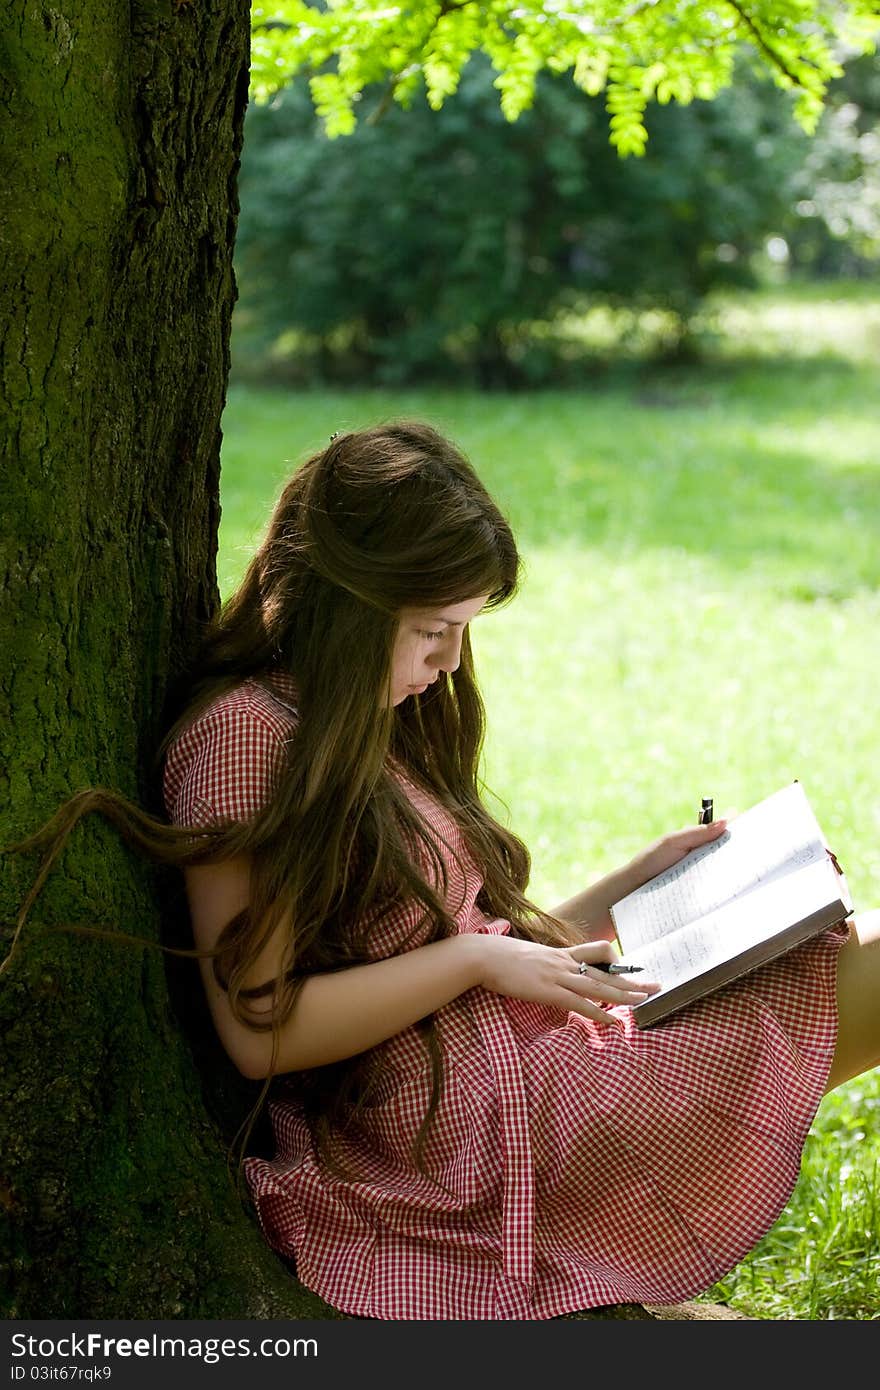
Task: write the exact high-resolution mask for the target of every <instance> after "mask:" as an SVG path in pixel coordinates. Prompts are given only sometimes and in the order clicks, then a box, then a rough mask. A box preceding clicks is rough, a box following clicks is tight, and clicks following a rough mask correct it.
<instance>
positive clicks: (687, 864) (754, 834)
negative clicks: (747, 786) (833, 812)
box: [612, 782, 828, 957]
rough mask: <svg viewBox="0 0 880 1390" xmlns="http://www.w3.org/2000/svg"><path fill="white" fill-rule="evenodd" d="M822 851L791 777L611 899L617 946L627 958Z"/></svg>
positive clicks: (822, 855) (812, 861) (817, 832)
mask: <svg viewBox="0 0 880 1390" xmlns="http://www.w3.org/2000/svg"><path fill="white" fill-rule="evenodd" d="M827 858H828V855H827V852H826V850H825V847H824V842H823V837H822V831H821V829H820V827H819V823H818V821H817V820H816V817H815V816H814V814H813V812H812V810H811V808H810V804H809V802H808V801H807V798H806V795H805V793H804V790H803V787H802V786H801V784H800V782H792V783H791V784H790V786H787V787H783V789H782V790H781V791H778V792H774V794H773V795H772V796H768V797H767V798H765V800H764V801H759V802H758V804H757V805H756V806H753V807H751V809H750V810H748V811H744V812H743V813H742V815H740V816H737V817H735V819H734V820H732V821H731V822H730V825H729V826H728V828H727V830H725V832H724V834H723V835H721V836H720V837H719V838H718V839H717V840H714V841H713V842H712V844H710V845H704V846H703V848H701V849H697V850H692V851H691V853H690V854H686V855H685V857H684V858H683V859H681V860H679V862H678V863H677V864H674V865H673V866H672V868H671V869H667V870H666V871H665V873H662V874H659V875H658V876H657V877H656V878H653V879H651V880H650V882H648V883H645V884H643V885H642V887H641V888H637V889H636V890H635V892H633V893H630V894H629V895H628V896H627V897H625V898H622V899H621V900H620V902H617V903H615V904H614V906H613V908H612V916H613V918H614V925H615V927H616V929H617V935H618V939H619V941H620V945H621V948H622V949H623V951H624V952H625V953H626V955H627V957H629V955H630V954H631V953H632V951H633V950H637V949H638V948H640V947H641V946H644V945H647V944H648V943H649V942H652V941H656V940H657V939H658V938H660V937H663V936H667V935H669V933H671V932H674V931H676V930H677V929H678V928H679V927H681V926H683V925H684V924H685V923H687V922H693V921H695V920H697V919H698V918H703V917H705V916H706V915H707V914H708V913H711V912H714V911H715V910H716V909H717V908H720V907H721V906H722V905H723V904H725V903H728V902H730V901H732V900H735V899H737V898H740V897H742V896H744V895H745V894H747V893H750V892H752V891H754V889H755V888H757V887H759V886H761V885H764V884H767V883H769V882H771V881H772V880H773V879H774V878H777V877H779V876H780V875H782V874H787V873H790V872H791V871H792V870H793V869H796V868H798V867H800V866H801V865H805V864H815V863H818V862H819V861H820V860H827Z"/></svg>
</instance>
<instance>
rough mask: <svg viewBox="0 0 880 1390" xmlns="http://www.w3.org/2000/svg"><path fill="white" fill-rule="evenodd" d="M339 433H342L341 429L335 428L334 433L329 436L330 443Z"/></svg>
mask: <svg viewBox="0 0 880 1390" xmlns="http://www.w3.org/2000/svg"><path fill="white" fill-rule="evenodd" d="M341 434H342V430H337V431H336V433H335V434H331V436H330V443H331V444H332V443H333V441H334V439H338V438H339V436H340V435H341Z"/></svg>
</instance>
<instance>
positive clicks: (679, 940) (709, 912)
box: [611, 782, 853, 1028]
mask: <svg viewBox="0 0 880 1390" xmlns="http://www.w3.org/2000/svg"><path fill="white" fill-rule="evenodd" d="M852 910H853V908H852V901H851V899H850V896H849V890H848V888H847V884H846V879H845V878H844V876H843V874H842V872H841V870H840V867H839V865H838V863H837V860H836V859H835V858H834V856H833V854H832V853H831V852H830V850H828V849H827V848H826V845H825V839H824V836H823V834H822V831H821V830H820V828H819V823H818V821H817V820H816V817H815V815H814V814H813V811H812V810H811V808H810V804H809V802H808V800H807V797H806V793H805V792H804V789H803V787H802V786H801V784H800V782H792V783H791V784H790V785H789V786H787V787H783V789H782V790H781V791H778V792H775V793H774V794H773V795H772V796H768V797H767V798H766V800H764V801H759V802H758V804H757V805H756V806H753V807H752V808H751V809H750V810H748V811H744V812H743V814H742V815H740V816H736V817H735V818H734V819H733V820H732V821H731V822H730V825H729V826H728V827H727V829H726V830H725V831H724V833H723V834H722V835H720V836H719V837H718V839H717V840H713V842H712V843H711V844H710V845H704V846H703V847H702V848H701V849H696V850H692V851H691V853H690V854H686V855H685V857H684V858H683V859H681V860H679V862H678V863H677V864H674V865H673V867H672V868H671V869H666V870H665V872H664V873H662V874H658V875H657V877H656V878H652V879H650V880H649V881H648V882H647V883H644V884H642V886H641V888H637V889H636V890H635V892H634V893H629V894H628V895H627V897H625V898H621V900H620V901H619V902H616V903H615V904H614V905H613V907H612V908H611V916H612V918H613V921H614V925H615V928H616V930H617V939H618V941H619V942H620V947H621V950H622V951H623V953H624V957H625V959H626V962H627V964H630V965H641V966H643V967H644V969H645V978H646V979H649V980H658V981H659V982H660V983H661V984H662V986H663V988H662V990H661V991H660V992H659V993H658V994H652V995H651V997H650V999H646V1000H645V1002H644V1003H643V1004H637V1005H636V1006H635V1007H634V1009H633V1015H634V1017H635V1021H636V1023H637V1024H638V1025H639V1026H640V1027H642V1028H644V1027H647V1026H648V1025H649V1024H651V1023H657V1022H658V1021H659V1020H660V1019H661V1018H665V1017H666V1016H667V1015H668V1014H671V1013H673V1012H674V1011H675V1010H676V1009H680V1008H681V1007H682V1005H683V1004H688V1003H690V1001H691V1000H692V999H699V998H700V997H701V996H702V995H704V994H709V993H710V992H711V991H712V990H715V989H718V988H719V986H721V985H725V984H728V983H729V981H731V980H736V979H738V978H739V977H740V976H741V975H745V974H746V973H747V972H748V971H749V970H753V969H754V968H755V966H757V965H763V964H764V962H765V961H768V960H772V959H773V957H774V956H780V955H782V954H783V953H784V952H785V951H789V950H791V948H792V947H793V946H797V945H799V944H800V942H802V941H806V940H807V938H808V937H811V936H817V935H818V934H819V932H822V931H825V929H826V928H828V927H831V926H834V925H835V923H837V922H842V921H844V919H845V918H846V917H848V916H849V915H850V913H851V912H852Z"/></svg>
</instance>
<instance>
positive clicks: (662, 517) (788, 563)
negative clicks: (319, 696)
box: [218, 57, 880, 1318]
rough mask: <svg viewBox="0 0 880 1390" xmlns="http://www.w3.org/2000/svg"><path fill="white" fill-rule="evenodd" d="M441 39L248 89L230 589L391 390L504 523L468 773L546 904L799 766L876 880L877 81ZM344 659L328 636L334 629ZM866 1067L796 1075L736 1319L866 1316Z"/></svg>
mask: <svg viewBox="0 0 880 1390" xmlns="http://www.w3.org/2000/svg"><path fill="white" fill-rule="evenodd" d="M492 79H493V74H492V71H491V69H490V67H489V65H488V62H487V61H486V60H485V59H483V58H479V57H478V58H474V59H472V61H471V62H470V64H469V66H468V67H467V69H466V70H465V73H464V76H463V79H462V82H461V87H460V90H459V92H458V94H457V95H456V96H455V97H453V98H451V99H450V100H449V101H447V102H446V103H445V105H444V106H443V108H442V109H441V110H440V111H431V110H429V109H428V107H427V105H426V104H425V103H424V102H422V104H420V103H419V102H418V101H416V102H415V104H414V105H413V108H412V109H411V110H409V111H404V110H401V109H400V108H399V107H397V106H396V105H394V104H393V103H392V104H391V105H390V108H389V109H388V110H385V111H383V110H382V99H381V96H380V94H379V93H378V92H377V93H376V94H375V96H373V95H371V93H370V92H369V91H367V92H366V93H365V94H364V97H363V100H362V102H361V106H360V108H359V122H358V125H357V128H356V129H355V132H354V133H353V134H352V135H350V136H345V137H343V138H338V139H335V140H331V139H328V138H327V136H326V135H325V134H324V133H323V130H322V128H321V126H320V124H319V122H318V121H317V119H316V117H315V116H314V114H313V111H312V106H311V102H310V98H309V95H308V88H307V85H306V84H305V82H303V83H301V84H294V85H293V86H292V87H287V88H285V89H283V90H281V91H280V92H279V93H277V94H276V95H275V96H274V98H273V99H272V100H271V101H270V102H269V103H268V104H267V105H265V106H252V107H251V109H250V111H249V113H248V116H247V121H246V130H245V147H244V156H243V167H242V175H241V184H240V194H241V220H240V230H239V237H238V249H237V277H238V283H239V291H240V298H239V302H238V304H237V306H236V309H235V313H234V315H233V363H232V379H231V388H230V392H229V398H228V404H227V408H226V412H225V415H224V421H223V431H224V443H223V471H222V479H221V497H222V504H223V517H222V523H221V530H220V554H219V558H218V574H219V581H220V586H221V592H222V593H223V595H224V597H225V596H228V594H229V593H230V592H231V591H232V589H233V588H234V586H235V585H236V583H237V582H238V580H239V578H240V577H241V574H242V572H243V570H244V567H245V565H246V563H247V560H248V558H249V555H250V553H251V551H252V548H253V546H254V545H255V543H256V542H257V540H258V539H259V536H260V533H261V531H262V529H263V526H264V525H265V522H266V519H267V517H268V515H269V511H270V510H271V507H272V505H273V503H274V500H275V497H276V496H277V494H278V491H279V490H280V488H281V486H282V484H283V482H284V480H285V479H286V478H287V477H288V476H289V475H290V473H291V472H292V471H293V470H294V469H295V468H296V467H297V466H298V464H299V463H300V462H302V461H303V460H304V459H305V458H306V457H307V456H308V455H309V454H310V453H311V452H312V451H314V450H316V449H320V448H323V446H324V444H325V443H326V441H327V439H328V437H329V435H331V434H332V433H333V432H334V431H336V430H344V429H349V428H358V427H361V426H365V425H369V424H373V423H375V422H377V421H380V420H383V419H389V418H394V417H401V416H407V415H409V416H416V417H418V418H421V419H426V420H428V421H429V422H430V423H432V424H434V425H435V426H436V427H437V428H439V429H440V430H442V431H444V432H445V433H447V434H448V435H450V436H451V437H452V438H453V439H454V440H455V441H456V442H457V443H458V444H459V445H460V446H461V447H462V448H463V449H464V450H465V452H466V453H467V454H468V456H469V457H470V458H471V460H472V462H473V463H474V466H475V467H476V469H477V471H478V473H479V474H480V476H481V477H482V479H483V480H484V482H485V483H486V485H487V486H488V488H489V490H490V491H491V492H492V494H493V495H494V496H495V497H496V499H497V500H498V502H499V504H500V505H501V506H502V509H503V510H504V511H505V514H506V515H507V516H508V517H509V519H510V521H511V523H512V525H513V527H514V530H515V533H516V535H517V539H518V542H519V544H520V548H521V551H522V555H523V559H524V582H523V587H522V591H521V593H520V595H519V596H518V597H517V599H516V601H515V603H513V604H512V605H511V606H510V607H509V608H508V609H505V610H502V611H501V612H499V613H496V614H493V615H492V616H491V617H490V618H487V619H485V620H483V619H479V620H477V621H476V622H475V623H474V624H473V625H472V632H471V640H472V644H473V647H474V652H475V657H476V661H477V667H478V672H479V676H480V681H481V688H482V690H483V695H484V699H485V703H486V707H487V711H488V719H489V729H488V734H487V741H486V746H485V750H484V770H485V777H486V784H487V790H486V800H487V804H488V805H489V806H490V808H491V809H492V810H493V811H494V813H495V814H496V815H497V816H498V817H499V819H501V820H502V821H503V822H504V823H505V824H508V825H510V826H512V828H513V829H515V830H516V832H517V833H518V834H520V835H521V836H522V838H523V839H524V840H525V842H526V843H527V845H528V846H529V848H530V850H531V852H532V879H531V882H530V886H529V891H530V893H531V895H532V897H533V899H534V900H535V901H537V902H539V903H541V904H542V905H543V906H550V905H551V904H552V903H554V902H558V901H561V900H562V899H564V898H567V897H569V896H570V895H571V894H573V893H574V892H576V891H577V890H578V889H579V888H580V887H581V886H583V885H584V884H585V883H586V882H589V881H591V880H592V879H594V878H595V877H597V876H598V875H600V874H601V873H604V872H606V871H607V870H609V869H611V868H613V867H615V866H616V865H617V864H619V863H621V862H623V861H624V860H625V859H626V858H628V857H629V855H630V854H632V853H634V852H635V851H636V850H638V849H639V848H641V847H642V846H643V845H644V844H645V843H647V841H648V840H649V839H651V838H653V837H654V836H655V835H659V834H662V833H664V832H665V831H667V830H670V829H672V828H674V827H675V826H677V825H681V824H684V823H686V822H688V821H689V820H692V819H693V820H695V819H696V815H697V810H698V808H699V804H700V799H701V797H703V796H712V797H714V801H715V807H716V813H717V814H722V813H724V812H726V811H728V810H731V809H733V810H736V809H740V810H742V809H745V808H746V807H747V806H748V805H751V804H753V803H754V802H755V801H758V800H760V799H761V798H762V797H764V796H767V795H769V794H770V793H771V792H773V791H775V790H776V789H777V788H778V787H780V786H782V785H783V784H784V783H785V782H787V781H789V780H791V779H792V778H795V777H797V778H800V780H801V781H802V782H803V783H804V786H805V789H806V791H807V793H808V795H809V797H810V800H811V802H812V804H813V807H814V809H815V810H816V813H817V815H818V816H819V819H820V822H821V824H822V826H823V828H824V830H825V833H826V835H827V837H828V840H829V843H830V844H831V846H832V848H833V849H834V850H835V852H836V853H837V855H838V858H839V859H840V860H841V862H842V864H843V866H844V869H845V871H846V873H847V876H848V879H849V883H850V888H851V891H852V893H853V897H854V900H855V902H856V905H857V907H858V908H859V909H866V908H870V907H875V906H880V756H878V754H880V698H878V691H880V643H878V633H880V487H878V471H880V463H878V460H880V447H878V445H880V429H878V426H880V390H878V386H880V370H878V369H880V280H878V270H880V128H878V114H880V71H878V67H877V64H876V60H875V59H873V58H862V59H858V60H856V61H853V62H852V63H851V64H850V65H849V66H848V67H847V69H846V71H845V75H844V76H843V77H842V78H840V79H838V80H836V81H835V82H833V83H832V85H831V90H830V98H829V101H828V105H827V109H826V111H825V114H824V116H823V118H822V120H821V122H820V125H819V128H818V130H817V132H816V134H815V135H814V136H812V137H808V136H806V135H805V134H804V133H803V131H802V130H801V129H800V127H799V126H798V125H797V124H796V123H795V121H794V120H793V118H792V108H791V102H790V98H789V97H788V96H787V95H786V93H784V92H781V91H780V90H779V89H778V88H776V87H775V86H773V85H771V84H770V82H769V81H768V80H767V79H766V78H762V77H760V76H758V75H756V74H755V73H754V72H753V71H752V69H751V68H750V67H748V66H746V65H743V67H742V68H741V70H740V72H739V74H738V77H737V80H736V82H735V83H734V85H733V86H732V87H731V88H730V89H728V90H727V91H725V92H724V93H722V95H721V96H719V97H718V98H716V99H715V100H713V101H711V102H698V101H697V102H694V103H693V104H691V105H689V106H676V105H668V106H656V105H655V106H653V107H651V108H649V110H648V113H647V119H646V124H647V126H648V130H649V140H648V145H647V150H646V153H645V155H644V156H643V157H641V158H627V159H623V158H621V157H620V156H619V155H618V154H617V153H616V152H615V150H614V149H613V148H612V147H611V146H610V145H609V140H608V117H607V114H606V112H605V109H604V103H603V101H602V99H601V98H596V99H591V98H588V97H586V96H585V95H584V94H583V93H582V92H580V91H578V90H576V89H575V88H574V87H573V86H572V85H571V83H570V81H567V80H566V79H565V78H558V79H555V78H553V77H551V76H547V75H544V76H543V77H541V78H540V79H539V82H538V91H537V97H536V100H535V104H534V106H533V108H532V109H530V110H528V111H526V112H525V113H524V114H523V115H522V116H520V117H519V119H518V120H517V121H515V122H514V123H510V122H508V121H507V120H505V118H504V116H503V115H502V113H501V111H500V109H499V104H498V92H497V91H496V90H495V89H494V88H493V85H492ZM352 659H353V660H356V659H357V653H356V652H354V653H353V654H352ZM878 1119H880V1076H878V1075H877V1074H874V1075H873V1076H871V1077H868V1078H866V1079H864V1080H861V1081H858V1082H853V1083H850V1084H849V1086H848V1087H845V1088H842V1090H840V1091H838V1092H837V1093H835V1095H834V1096H832V1097H829V1098H828V1099H827V1100H826V1101H825V1102H824V1103H823V1107H822V1109H821V1111H820V1115H819V1117H818V1120H817V1123H816V1126H815V1127H814V1132H813V1134H812V1135H811V1137H810V1141H809V1144H808V1148H807V1153H806V1157H805V1162H804V1169H803V1174H802V1177H801V1180H800V1182H799V1184H798V1187H797V1190H796V1192H795V1193H794V1194H793V1197H792V1202H791V1204H790V1206H789V1207H788V1208H787V1209H786V1212H785V1213H784V1214H783V1216H782V1217H781V1218H780V1220H779V1222H778V1223H777V1224H776V1226H775V1227H774V1229H773V1231H771V1232H770V1233H769V1234H768V1236H767V1237H766V1238H765V1240H764V1241H763V1242H762V1243H761V1244H760V1246H759V1247H758V1249H757V1250H756V1251H755V1252H754V1253H753V1255H752V1256H750V1257H749V1259H748V1260H747V1261H745V1262H744V1263H743V1265H742V1266H740V1267H738V1269H737V1270H736V1271H734V1272H733V1274H732V1275H731V1276H730V1277H729V1278H728V1279H727V1280H726V1281H725V1282H724V1284H723V1285H722V1286H719V1288H718V1289H716V1290H715V1291H714V1294H715V1296H716V1297H720V1298H722V1299H725V1300H727V1301H729V1302H731V1303H732V1304H733V1305H734V1306H737V1307H739V1308H740V1309H741V1310H742V1311H745V1312H748V1313H749V1314H750V1315H752V1316H759V1317H782V1318H874V1317H877V1316H878V1312H877V1310H878V1308H880V1124H878V1123H877V1121H878Z"/></svg>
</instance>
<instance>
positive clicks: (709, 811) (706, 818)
mask: <svg viewBox="0 0 880 1390" xmlns="http://www.w3.org/2000/svg"><path fill="white" fill-rule="evenodd" d="M713 813H714V806H713V803H712V798H711V796H704V797H703V800H702V804H701V805H700V814H699V818H698V820H697V825H711V824H712V815H713Z"/></svg>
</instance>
